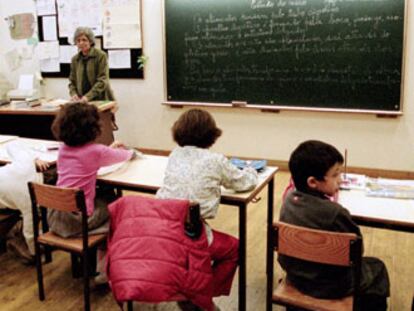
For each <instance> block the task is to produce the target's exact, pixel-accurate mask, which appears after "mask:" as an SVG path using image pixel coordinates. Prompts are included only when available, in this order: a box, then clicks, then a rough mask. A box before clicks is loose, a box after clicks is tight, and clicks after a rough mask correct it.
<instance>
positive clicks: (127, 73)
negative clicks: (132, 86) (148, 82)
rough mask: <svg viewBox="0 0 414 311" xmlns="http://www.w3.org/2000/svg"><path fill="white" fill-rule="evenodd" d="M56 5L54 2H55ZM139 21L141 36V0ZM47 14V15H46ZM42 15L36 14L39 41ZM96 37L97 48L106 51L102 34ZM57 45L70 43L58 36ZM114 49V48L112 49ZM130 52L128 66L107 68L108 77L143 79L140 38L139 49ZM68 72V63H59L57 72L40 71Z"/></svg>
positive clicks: (56, 74) (53, 74)
mask: <svg viewBox="0 0 414 311" xmlns="http://www.w3.org/2000/svg"><path fill="white" fill-rule="evenodd" d="M55 5H56V2H55ZM139 13H140V14H139V22H140V25H141V29H140V31H141V38H143V37H142V35H143V33H142V0H139ZM46 16H47V15H46ZM42 18H43V16H37V24H38V32H39V41H40V42H42V41H43V23H42ZM56 18H57V19H58V18H59V15H58V14H56ZM56 27H57V33H58V34H59V24H57V25H56ZM95 37H96V38H98V39H100V41H101V44H102V46H100V47H99V48H100V49H101V50H102V51H105V52H106V53H108V49H104V48H103V46H104V41H103V36H95ZM58 41H59V45H70V43H69V41H68V38H66V37H64V38H62V37H58ZM114 50H116V49H114ZM128 50H129V51H130V53H131V64H130V68H122V69H111V68H110V69H109V78H124V79H144V68H138V67H139V64H138V63H137V60H138V58H139V57H140V56H142V55H143V50H144V40H142V47H141V48H139V49H128ZM69 73H70V64H66V63H60V71H59V72H41V74H42V76H43V77H45V78H68V77H69Z"/></svg>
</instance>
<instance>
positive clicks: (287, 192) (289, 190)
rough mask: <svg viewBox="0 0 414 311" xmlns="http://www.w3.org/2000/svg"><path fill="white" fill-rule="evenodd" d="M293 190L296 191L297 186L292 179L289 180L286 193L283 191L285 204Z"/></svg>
mask: <svg viewBox="0 0 414 311" xmlns="http://www.w3.org/2000/svg"><path fill="white" fill-rule="evenodd" d="M293 190H295V184H294V182H293V179H292V177H291V178H290V180H289V184H288V185H287V187H286V189H285V191H283V195H282V202H285V199H286V197H287V196H288V194H289V193H291V192H292V191H293Z"/></svg>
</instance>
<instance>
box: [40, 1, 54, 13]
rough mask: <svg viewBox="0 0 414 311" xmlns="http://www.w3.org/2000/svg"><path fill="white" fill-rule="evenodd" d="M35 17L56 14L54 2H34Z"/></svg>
mask: <svg viewBox="0 0 414 311" xmlns="http://www.w3.org/2000/svg"><path fill="white" fill-rule="evenodd" d="M36 11H37V16H42V15H54V14H56V7H55V0H36Z"/></svg>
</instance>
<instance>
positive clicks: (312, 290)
mask: <svg viewBox="0 0 414 311" xmlns="http://www.w3.org/2000/svg"><path fill="white" fill-rule="evenodd" d="M343 161H344V160H343V157H342V155H341V154H340V153H339V152H338V150H337V149H336V148H335V147H333V146H331V145H329V144H326V143H323V142H321V141H305V142H303V143H301V144H300V145H299V146H298V147H297V148H296V149H295V150H294V151H293V153H292V155H291V157H290V160H289V169H290V172H291V174H292V178H293V181H294V184H295V187H296V190H293V191H291V192H290V193H289V194H288V195H287V197H286V200H285V202H284V204H283V207H282V209H281V212H280V221H283V222H286V223H290V224H293V225H298V226H303V227H308V228H313V229H320V230H327V231H334V232H351V233H356V234H357V235H359V236H362V235H361V231H360V229H359V227H358V225H357V224H356V223H354V221H353V220H352V218H351V215H350V213H349V212H348V210H346V209H345V208H343V207H342V206H341V205H339V204H338V203H335V202H332V201H331V200H329V197H332V196H334V195H335V194H336V193H337V192H338V190H339V185H340V183H341V168H342V167H341V166H342V164H343ZM278 261H279V263H280V265H281V266H282V268H283V269H284V270H285V271H286V274H287V278H288V280H289V281H290V282H292V284H293V285H294V286H295V287H296V288H297V289H299V290H300V291H301V292H303V293H305V294H307V295H310V296H313V297H318V298H340V297H344V296H347V295H349V294H351V293H352V291H353V280H352V273H351V268H348V267H338V266H333V265H325V264H317V263H312V262H308V261H304V260H299V259H295V258H291V257H288V256H284V255H279V258H278ZM389 287H390V285H389V279H388V272H387V269H386V267H385V265H384V263H383V262H382V261H380V260H379V259H377V258H373V257H363V259H362V267H361V283H360V288H361V294H362V297H361V310H386V309H387V297H388V296H389V294H390V292H389Z"/></svg>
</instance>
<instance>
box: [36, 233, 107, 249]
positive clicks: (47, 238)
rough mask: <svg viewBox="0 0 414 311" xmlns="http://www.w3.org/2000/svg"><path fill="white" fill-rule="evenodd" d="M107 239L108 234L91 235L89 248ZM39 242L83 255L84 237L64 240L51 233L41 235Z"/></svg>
mask: <svg viewBox="0 0 414 311" xmlns="http://www.w3.org/2000/svg"><path fill="white" fill-rule="evenodd" d="M105 239H106V234H96V235H90V236H89V239H88V247H89V248H92V247H94V246H95V245H97V244H99V243H101V242H102V241H103V240H105ZM38 242H39V243H41V244H46V245H50V246H53V247H57V248H61V249H64V250H68V251H70V252H76V253H82V250H83V243H82V237H79V238H62V237H60V236H58V235H56V234H54V233H53V232H51V231H49V232H46V233H44V234H42V235H39V238H38Z"/></svg>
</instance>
